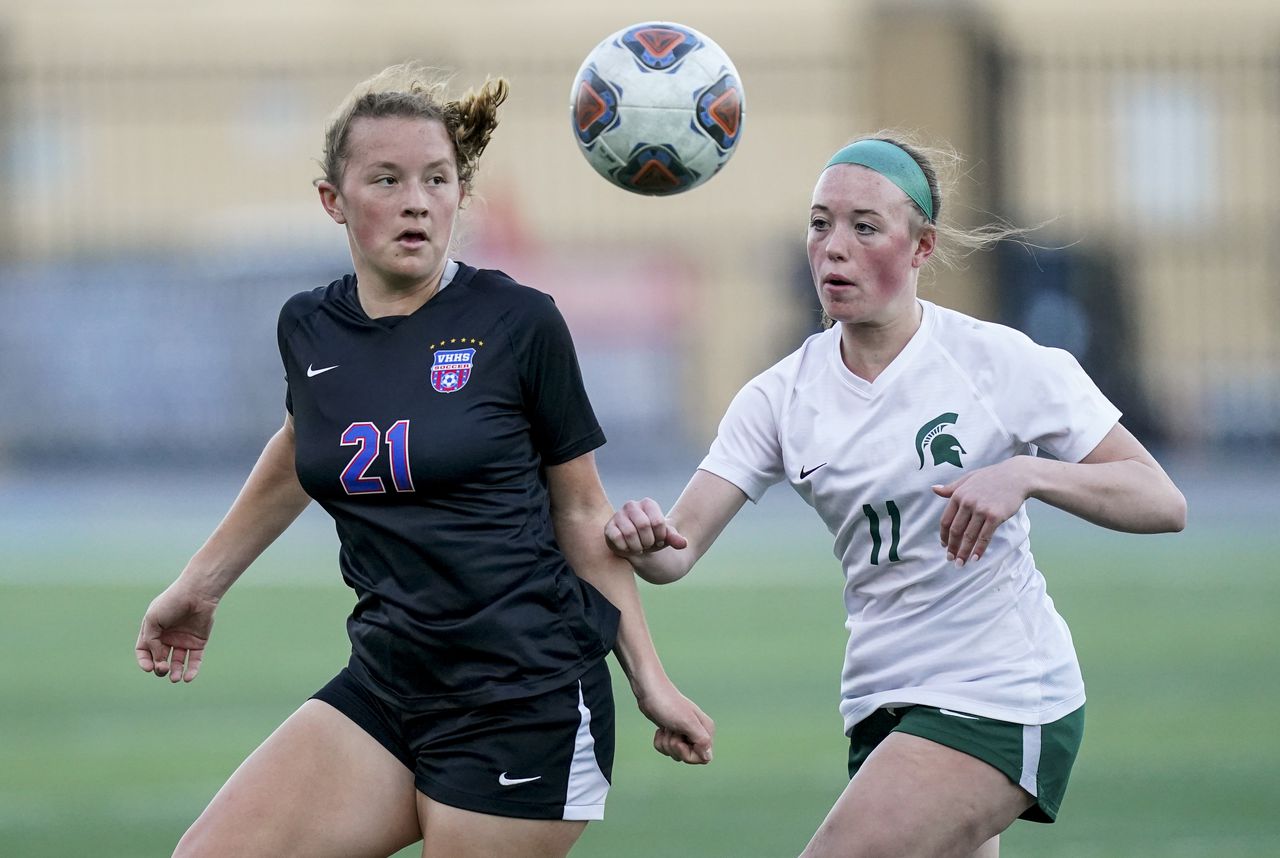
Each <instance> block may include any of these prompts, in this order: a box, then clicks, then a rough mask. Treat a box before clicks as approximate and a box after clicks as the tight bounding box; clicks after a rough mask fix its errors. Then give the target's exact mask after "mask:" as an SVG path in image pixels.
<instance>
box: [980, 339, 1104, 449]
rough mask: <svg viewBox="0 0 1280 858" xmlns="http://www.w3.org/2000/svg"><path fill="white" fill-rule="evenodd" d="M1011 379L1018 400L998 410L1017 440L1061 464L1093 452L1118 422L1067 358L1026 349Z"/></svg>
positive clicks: (1031, 345)
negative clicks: (1036, 448)
mask: <svg viewBox="0 0 1280 858" xmlns="http://www.w3.org/2000/svg"><path fill="white" fill-rule="evenodd" d="M1028 346H1029V349H1028V351H1027V353H1026V354H1025V355H1022V356H1019V359H1018V361H1017V368H1016V370H1015V372H1014V377H1013V379H1012V382H1013V384H1012V388H1013V390H1014V391H1016V393H1017V395H1015V396H1010V397H1005V398H1002V399H1001V400H1000V402H999V403H998V405H997V411H998V412H1001V413H1000V419H1001V420H1002V421H1004V423H1005V425H1006V426H1007V427H1008V428H1009V430H1010V432H1011V433H1012V434H1013V435H1014V436H1015V438H1017V440H1019V441H1021V442H1023V443H1026V444H1032V445H1035V446H1036V447H1039V448H1042V449H1044V450H1046V451H1047V452H1049V453H1051V454H1052V455H1053V456H1054V457H1055V458H1057V459H1060V460H1062V461H1064V462H1078V461H1080V460H1081V459H1083V458H1084V457H1085V456H1087V455H1089V453H1090V452H1092V451H1093V448H1094V447H1096V446H1098V443H1099V442H1100V441H1102V439H1103V438H1104V437H1106V435H1107V433H1108V432H1110V431H1111V429H1112V428H1114V427H1115V425H1116V423H1117V422H1118V421H1119V420H1120V410H1119V409H1118V408H1116V407H1115V406H1114V405H1113V404H1112V403H1111V401H1110V400H1108V399H1107V397H1106V396H1104V395H1103V393H1102V391H1100V390H1099V389H1098V386H1097V385H1096V384H1094V383H1093V379H1091V378H1089V376H1088V374H1086V373H1085V371H1084V369H1083V368H1082V367H1081V366H1080V363H1079V361H1077V360H1076V359H1075V357H1074V356H1072V354H1071V353H1070V352H1067V351H1064V350H1062V349H1054V348H1046V347H1044V346H1039V345H1035V344H1034V343H1030V342H1029V343H1028Z"/></svg>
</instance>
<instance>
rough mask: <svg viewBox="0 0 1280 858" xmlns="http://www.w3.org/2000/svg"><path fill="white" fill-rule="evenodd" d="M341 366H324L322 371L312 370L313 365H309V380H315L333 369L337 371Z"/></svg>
mask: <svg viewBox="0 0 1280 858" xmlns="http://www.w3.org/2000/svg"><path fill="white" fill-rule="evenodd" d="M339 366H340V364H336V363H335V364H334V365H333V366H324V367H321V368H320V369H312V368H311V364H307V378H315V377H316V376H317V375H319V374H320V373H322V372H328V371H329V370H331V369H337V368H338V367H339Z"/></svg>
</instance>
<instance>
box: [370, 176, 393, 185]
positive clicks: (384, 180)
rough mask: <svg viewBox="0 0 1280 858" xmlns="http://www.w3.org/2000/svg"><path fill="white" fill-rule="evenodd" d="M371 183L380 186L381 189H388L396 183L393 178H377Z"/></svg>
mask: <svg viewBox="0 0 1280 858" xmlns="http://www.w3.org/2000/svg"><path fill="white" fill-rule="evenodd" d="M373 183H374V184H375V185H382V186H383V187H390V186H391V185H394V184H395V183H396V180H395V177H394V176H379V177H378V178H376V179H374V180H373Z"/></svg>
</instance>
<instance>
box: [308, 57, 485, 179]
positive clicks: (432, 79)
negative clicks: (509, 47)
mask: <svg viewBox="0 0 1280 858" xmlns="http://www.w3.org/2000/svg"><path fill="white" fill-rule="evenodd" d="M450 78H451V75H449V74H448V73H447V72H444V71H442V70H440V69H433V68H430V67H428V66H425V65H423V64H421V63H401V64H399V65H394V66H389V67H387V68H385V69H383V70H382V71H380V72H378V73H377V74H376V75H374V76H373V77H371V78H369V79H368V80H366V81H363V82H362V83H360V84H358V85H357V86H356V87H355V88H354V89H353V90H351V92H350V93H349V94H348V95H347V97H346V98H345V99H343V101H342V104H341V105H339V107H338V109H337V111H336V112H335V113H334V114H333V116H332V118H331V119H330V120H329V124H328V127H327V128H326V129H325V134H324V155H323V158H322V160H321V162H320V166H321V169H323V170H324V176H323V178H324V180H325V181H327V182H329V183H331V184H332V185H334V187H341V185H342V175H343V171H344V170H345V169H346V165H347V157H348V155H349V154H350V153H349V152H348V148H347V146H348V140H349V138H350V134H351V126H352V125H353V124H354V123H355V121H356V120H357V119H363V118H378V117H384V116H395V117H404V118H409V119H428V120H434V121H436V122H439V123H441V124H442V125H444V127H445V130H446V131H447V132H448V133H449V137H450V138H451V139H452V140H453V148H454V155H455V156H456V158H457V161H458V181H459V183H460V184H461V185H462V187H463V190H464V191H465V192H466V193H468V194H470V192H471V185H472V182H473V181H474V179H475V175H476V170H477V169H478V168H479V166H480V155H481V154H482V153H483V152H484V150H485V147H486V146H488V145H489V138H490V137H491V136H492V135H493V129H494V128H496V127H497V126H498V106H499V105H501V104H502V102H504V101H506V99H507V94H508V92H509V90H510V87H509V86H508V85H507V82H506V80H504V79H503V78H498V79H497V80H490V79H488V78H486V79H485V82H484V84H483V85H482V86H481V87H480V89H478V90H474V89H470V90H467V92H466V93H464V94H463V95H462V96H461V97H460V98H456V99H452V100H450V99H449V98H448V96H447V94H446V93H447V91H448V85H449V80H450Z"/></svg>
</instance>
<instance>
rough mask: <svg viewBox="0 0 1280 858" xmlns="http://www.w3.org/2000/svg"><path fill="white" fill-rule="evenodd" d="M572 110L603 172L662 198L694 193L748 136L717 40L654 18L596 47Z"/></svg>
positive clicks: (583, 145) (586, 150) (577, 83)
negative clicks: (739, 139)
mask: <svg viewBox="0 0 1280 858" xmlns="http://www.w3.org/2000/svg"><path fill="white" fill-rule="evenodd" d="M570 109H571V114H572V119H573V132H574V136H575V137H576V138H577V140H578V147H579V148H580V149H581V150H582V154H583V155H584V156H586V159H587V162H588V163H589V164H591V166H592V167H594V168H595V170H596V172H597V173H599V174H600V175H602V176H604V177H605V178H606V179H608V180H609V181H610V182H613V183H614V184H615V185H617V186H618V187H620V188H624V189H625V190H628V191H632V192H634V193H637V194H649V195H655V196H665V195H668V194H678V193H682V192H684V191H687V190H689V189H690V188H696V187H697V186H698V185H700V184H702V183H703V182H705V181H706V180H707V179H710V178H711V177H712V176H714V175H715V174H716V173H717V172H719V171H720V168H721V167H723V166H724V165H725V164H726V163H727V162H728V161H729V158H730V157H731V156H732V155H733V152H734V149H735V148H736V147H737V145H738V138H739V137H740V136H741V133H742V113H743V94H742V84H741V83H739V82H738V71H737V69H735V68H734V67H733V63H732V62H731V61H730V60H729V57H728V55H727V54H725V52H724V51H723V50H721V49H720V46H719V45H717V44H716V43H715V42H713V41H711V40H710V39H708V38H707V37H706V36H704V35H702V34H701V33H699V32H698V31H697V30H694V29H693V28H691V27H685V26H683V25H681V24H671V23H667V22H664V21H650V22H648V23H644V24H636V25H634V26H631V27H627V28H626V29H624V30H619V31H618V32H616V33H614V34H613V35H612V36H610V37H609V38H607V39H605V40H604V41H603V42H601V43H600V44H599V45H596V47H595V49H594V50H593V51H592V52H591V53H590V54H588V55H587V58H586V60H585V61H584V62H583V63H582V68H580V69H579V70H578V76H577V77H576V78H575V79H574V81H573V92H572V94H571V103H570Z"/></svg>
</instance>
